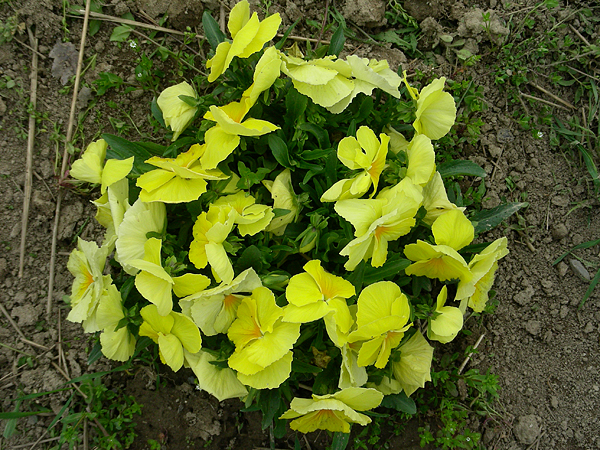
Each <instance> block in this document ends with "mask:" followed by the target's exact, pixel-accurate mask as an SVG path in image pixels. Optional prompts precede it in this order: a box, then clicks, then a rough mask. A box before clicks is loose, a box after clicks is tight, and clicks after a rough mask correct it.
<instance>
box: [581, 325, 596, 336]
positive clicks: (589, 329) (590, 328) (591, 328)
mask: <svg viewBox="0 0 600 450" xmlns="http://www.w3.org/2000/svg"><path fill="white" fill-rule="evenodd" d="M595 329H596V327H595V326H594V324H593V323H592V322H588V323H587V325H586V326H585V328H584V329H583V332H584V333H587V334H589V333H591V332H593V331H594V330H595Z"/></svg>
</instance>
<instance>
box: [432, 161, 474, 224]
mask: <svg viewBox="0 0 600 450" xmlns="http://www.w3.org/2000/svg"><path fill="white" fill-rule="evenodd" d="M423 208H425V209H426V210H427V215H426V216H425V217H424V218H423V222H425V223H426V224H428V225H432V224H433V222H435V220H436V219H437V218H438V217H439V216H440V215H441V214H443V213H445V212H446V211H450V210H453V209H458V210H459V211H464V210H465V209H466V208H465V207H461V208H459V207H458V206H456V205H455V204H454V203H452V202H451V201H449V200H448V195H447V194H446V188H445V186H444V182H443V181H442V176H441V175H440V173H439V172H435V173H434V174H433V177H432V178H431V180H429V182H428V183H427V184H426V185H425V187H424V188H423Z"/></svg>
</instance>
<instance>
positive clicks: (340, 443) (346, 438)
mask: <svg viewBox="0 0 600 450" xmlns="http://www.w3.org/2000/svg"><path fill="white" fill-rule="evenodd" d="M349 442H350V433H341V432H339V431H336V432H335V433H333V440H332V441H331V450H345V449H346V447H348V443H349Z"/></svg>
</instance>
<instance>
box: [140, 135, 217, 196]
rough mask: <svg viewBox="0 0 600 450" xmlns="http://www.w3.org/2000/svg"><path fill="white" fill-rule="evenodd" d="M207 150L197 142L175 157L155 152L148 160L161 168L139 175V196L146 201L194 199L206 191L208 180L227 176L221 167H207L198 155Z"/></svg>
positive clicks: (200, 155)
mask: <svg viewBox="0 0 600 450" xmlns="http://www.w3.org/2000/svg"><path fill="white" fill-rule="evenodd" d="M205 150H206V145H200V144H194V145H192V146H191V147H190V149H189V150H188V151H187V152H183V153H180V154H179V155H177V157H176V158H160V157H158V156H153V157H152V158H150V159H148V160H146V162H147V163H148V164H152V165H153V166H156V167H159V169H155V170H151V171H150V172H146V173H144V174H143V175H141V176H140V177H139V178H138V179H137V182H136V184H137V186H139V187H140V188H142V191H141V192H140V200H142V201H143V202H147V203H148V202H163V203H186V202H191V201H193V200H197V199H198V197H200V195H202V194H203V193H204V192H206V184H207V183H206V180H223V179H226V178H227V176H226V175H225V174H223V173H222V172H221V171H220V170H215V169H214V168H211V170H207V169H205V168H204V167H203V166H202V163H201V162H200V161H199V159H200V158H201V157H202V156H203V155H204V153H205Z"/></svg>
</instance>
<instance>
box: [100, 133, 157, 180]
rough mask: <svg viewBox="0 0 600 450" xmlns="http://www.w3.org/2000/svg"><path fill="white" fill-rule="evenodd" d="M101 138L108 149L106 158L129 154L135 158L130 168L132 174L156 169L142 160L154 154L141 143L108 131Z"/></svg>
mask: <svg viewBox="0 0 600 450" xmlns="http://www.w3.org/2000/svg"><path fill="white" fill-rule="evenodd" d="M102 139H104V140H105V141H106V142H107V143H108V149H107V150H106V157H107V158H113V159H127V158H129V157H131V156H133V157H134V158H135V159H134V162H133V169H132V170H131V174H132V175H133V176H136V177H139V176H140V175H141V174H143V173H146V172H149V171H151V170H154V169H156V167H154V166H152V165H150V164H146V163H145V162H144V161H146V160H147V159H149V158H151V157H152V156H154V155H152V154H151V153H150V152H149V151H148V150H147V149H146V148H145V147H143V146H142V145H140V144H138V143H136V142H129V141H128V140H127V139H123V138H122V137H119V136H115V135H113V134H108V133H104V134H103V135H102Z"/></svg>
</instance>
